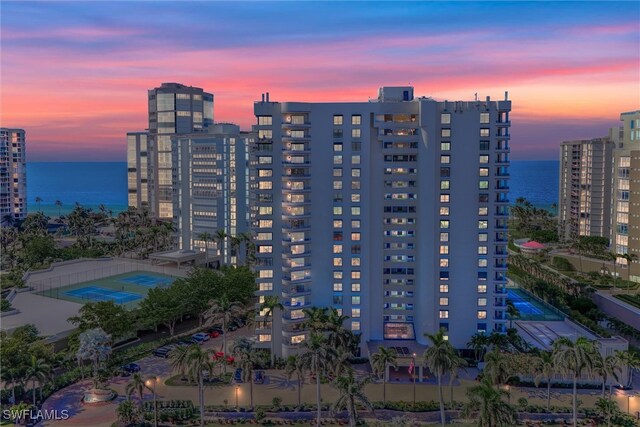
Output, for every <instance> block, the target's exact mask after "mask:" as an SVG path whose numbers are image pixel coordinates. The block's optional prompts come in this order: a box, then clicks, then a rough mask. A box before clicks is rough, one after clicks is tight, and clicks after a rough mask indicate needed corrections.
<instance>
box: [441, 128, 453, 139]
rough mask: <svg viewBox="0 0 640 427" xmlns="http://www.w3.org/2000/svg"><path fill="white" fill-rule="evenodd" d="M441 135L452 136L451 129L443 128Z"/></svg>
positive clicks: (444, 136)
mask: <svg viewBox="0 0 640 427" xmlns="http://www.w3.org/2000/svg"><path fill="white" fill-rule="evenodd" d="M440 136H441V137H443V138H449V137H450V136H451V129H441V130H440Z"/></svg>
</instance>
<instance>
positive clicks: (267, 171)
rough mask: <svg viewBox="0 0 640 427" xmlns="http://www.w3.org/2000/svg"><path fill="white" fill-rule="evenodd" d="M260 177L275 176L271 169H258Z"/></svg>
mask: <svg viewBox="0 0 640 427" xmlns="http://www.w3.org/2000/svg"><path fill="white" fill-rule="evenodd" d="M258 176H259V177H261V178H265V177H269V176H273V171H272V170H271V169H258Z"/></svg>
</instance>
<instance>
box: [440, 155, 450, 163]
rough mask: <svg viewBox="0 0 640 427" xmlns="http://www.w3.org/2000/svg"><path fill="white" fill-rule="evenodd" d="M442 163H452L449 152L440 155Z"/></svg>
mask: <svg viewBox="0 0 640 427" xmlns="http://www.w3.org/2000/svg"><path fill="white" fill-rule="evenodd" d="M440 163H444V164H448V163H451V156H449V155H448V154H443V155H441V156H440Z"/></svg>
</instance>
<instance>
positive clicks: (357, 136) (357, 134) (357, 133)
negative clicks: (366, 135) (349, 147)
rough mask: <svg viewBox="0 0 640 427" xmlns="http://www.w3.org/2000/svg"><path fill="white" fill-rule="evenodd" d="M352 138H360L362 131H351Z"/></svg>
mask: <svg viewBox="0 0 640 427" xmlns="http://www.w3.org/2000/svg"><path fill="white" fill-rule="evenodd" d="M351 138H360V129H351Z"/></svg>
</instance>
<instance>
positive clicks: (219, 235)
mask: <svg viewBox="0 0 640 427" xmlns="http://www.w3.org/2000/svg"><path fill="white" fill-rule="evenodd" d="M227 237H229V235H228V234H227V232H226V231H224V229H222V228H221V229H220V230H218V231H216V234H215V236H214V237H213V238H214V240H215V241H216V243H217V249H218V251H219V252H220V256H222V255H223V254H222V249H223V248H224V241H225V240H226V239H227Z"/></svg>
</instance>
